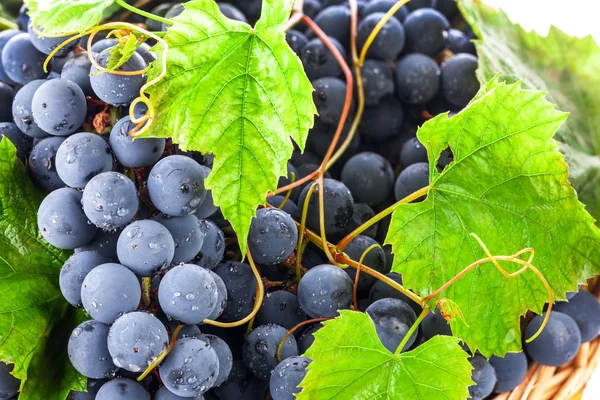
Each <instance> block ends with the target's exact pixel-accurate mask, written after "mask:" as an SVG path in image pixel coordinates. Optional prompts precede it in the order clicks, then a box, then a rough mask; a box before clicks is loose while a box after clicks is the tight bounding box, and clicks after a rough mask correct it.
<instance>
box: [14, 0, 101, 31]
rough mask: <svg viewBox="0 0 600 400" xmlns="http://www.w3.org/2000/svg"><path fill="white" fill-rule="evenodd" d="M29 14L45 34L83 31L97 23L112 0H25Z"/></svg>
mask: <svg viewBox="0 0 600 400" xmlns="http://www.w3.org/2000/svg"><path fill="white" fill-rule="evenodd" d="M26 3H27V7H28V8H29V16H30V17H31V20H32V21H33V22H34V23H35V25H36V26H38V27H40V28H42V29H43V30H44V33H45V34H56V33H74V32H77V33H83V32H85V31H86V30H88V29H90V28H91V27H93V26H95V25H98V24H99V23H100V21H102V18H103V16H104V12H105V11H106V10H107V9H108V8H109V7H111V6H112V5H113V0H77V1H74V0H27V2H26Z"/></svg>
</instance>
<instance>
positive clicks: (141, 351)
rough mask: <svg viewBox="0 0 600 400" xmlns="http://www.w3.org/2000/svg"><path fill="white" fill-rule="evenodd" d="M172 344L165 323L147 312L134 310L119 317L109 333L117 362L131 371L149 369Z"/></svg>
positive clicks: (113, 358)
mask: <svg viewBox="0 0 600 400" xmlns="http://www.w3.org/2000/svg"><path fill="white" fill-rule="evenodd" d="M168 345H169V335H167V330H166V329H165V326H164V325H163V324H162V322H160V320H159V319H158V318H156V317H155V316H153V315H151V314H148V313H145V312H139V311H138V312H130V313H128V314H125V315H123V316H121V317H119V318H117V320H116V321H115V323H114V324H113V325H112V326H111V327H110V331H109V333H108V351H109V352H110V355H111V357H112V360H113V363H114V364H115V365H116V366H117V367H119V368H124V369H126V370H127V371H132V372H142V371H144V370H146V368H148V367H149V366H150V365H151V364H152V363H153V362H154V361H155V360H156V358H157V357H158V356H159V355H160V353H162V352H163V351H165V350H166V349H167V346H168Z"/></svg>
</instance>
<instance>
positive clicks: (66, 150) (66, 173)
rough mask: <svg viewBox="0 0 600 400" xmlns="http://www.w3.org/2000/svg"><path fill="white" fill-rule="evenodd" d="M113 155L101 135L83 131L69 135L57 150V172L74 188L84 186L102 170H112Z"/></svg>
mask: <svg viewBox="0 0 600 400" xmlns="http://www.w3.org/2000/svg"><path fill="white" fill-rule="evenodd" d="M112 169H113V157H112V154H111V152H110V147H109V145H108V143H107V142H106V140H104V139H102V137H101V136H99V135H96V134H93V133H88V132H81V133H77V134H75V135H73V136H70V137H68V138H67V139H66V140H65V141H64V142H63V143H62V144H61V145H60V147H59V148H58V151H57V152H56V172H57V173H58V176H59V177H60V179H61V180H62V181H63V182H64V183H66V184H67V185H69V186H71V187H73V188H79V189H81V188H84V187H85V185H87V184H88V182H89V181H90V180H91V179H92V178H93V177H95V176H96V175H98V174H99V173H101V172H108V171H112Z"/></svg>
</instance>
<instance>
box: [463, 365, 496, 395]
mask: <svg viewBox="0 0 600 400" xmlns="http://www.w3.org/2000/svg"><path fill="white" fill-rule="evenodd" d="M469 362H470V363H471V365H472V366H473V371H471V379H473V382H475V384H474V385H473V386H469V395H471V399H473V400H483V399H485V398H486V397H488V396H489V395H490V394H492V391H493V390H494V386H496V371H494V368H493V367H492V365H491V364H490V363H489V361H488V360H486V359H485V358H483V357H482V356H480V355H476V356H475V357H472V358H471V359H469Z"/></svg>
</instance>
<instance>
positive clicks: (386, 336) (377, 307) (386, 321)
mask: <svg viewBox="0 0 600 400" xmlns="http://www.w3.org/2000/svg"><path fill="white" fill-rule="evenodd" d="M365 312H366V313H367V314H369V317H371V319H372V320H373V323H374V324H375V330H376V331H377V336H378V337H379V340H381V343H382V344H383V345H384V347H385V348H386V349H388V350H389V351H390V352H392V353H394V352H395V351H396V348H398V346H399V345H400V343H401V342H402V340H403V339H404V337H405V336H406V334H407V333H408V331H409V329H410V328H411V327H412V326H413V324H414V323H415V321H416V320H417V316H416V315H415V312H414V311H413V309H412V308H411V307H410V306H409V305H408V304H407V303H405V302H403V301H402V300H398V299H394V298H387V299H381V300H377V301H376V302H374V303H373V304H371V305H370V306H369V307H367V309H366V310H365ZM416 338H417V331H415V332H413V334H412V336H411V337H410V339H408V341H407V342H406V344H405V345H404V348H403V349H402V351H406V350H407V349H408V348H409V347H410V346H411V345H412V344H413V343H414V342H415V339H416Z"/></svg>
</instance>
